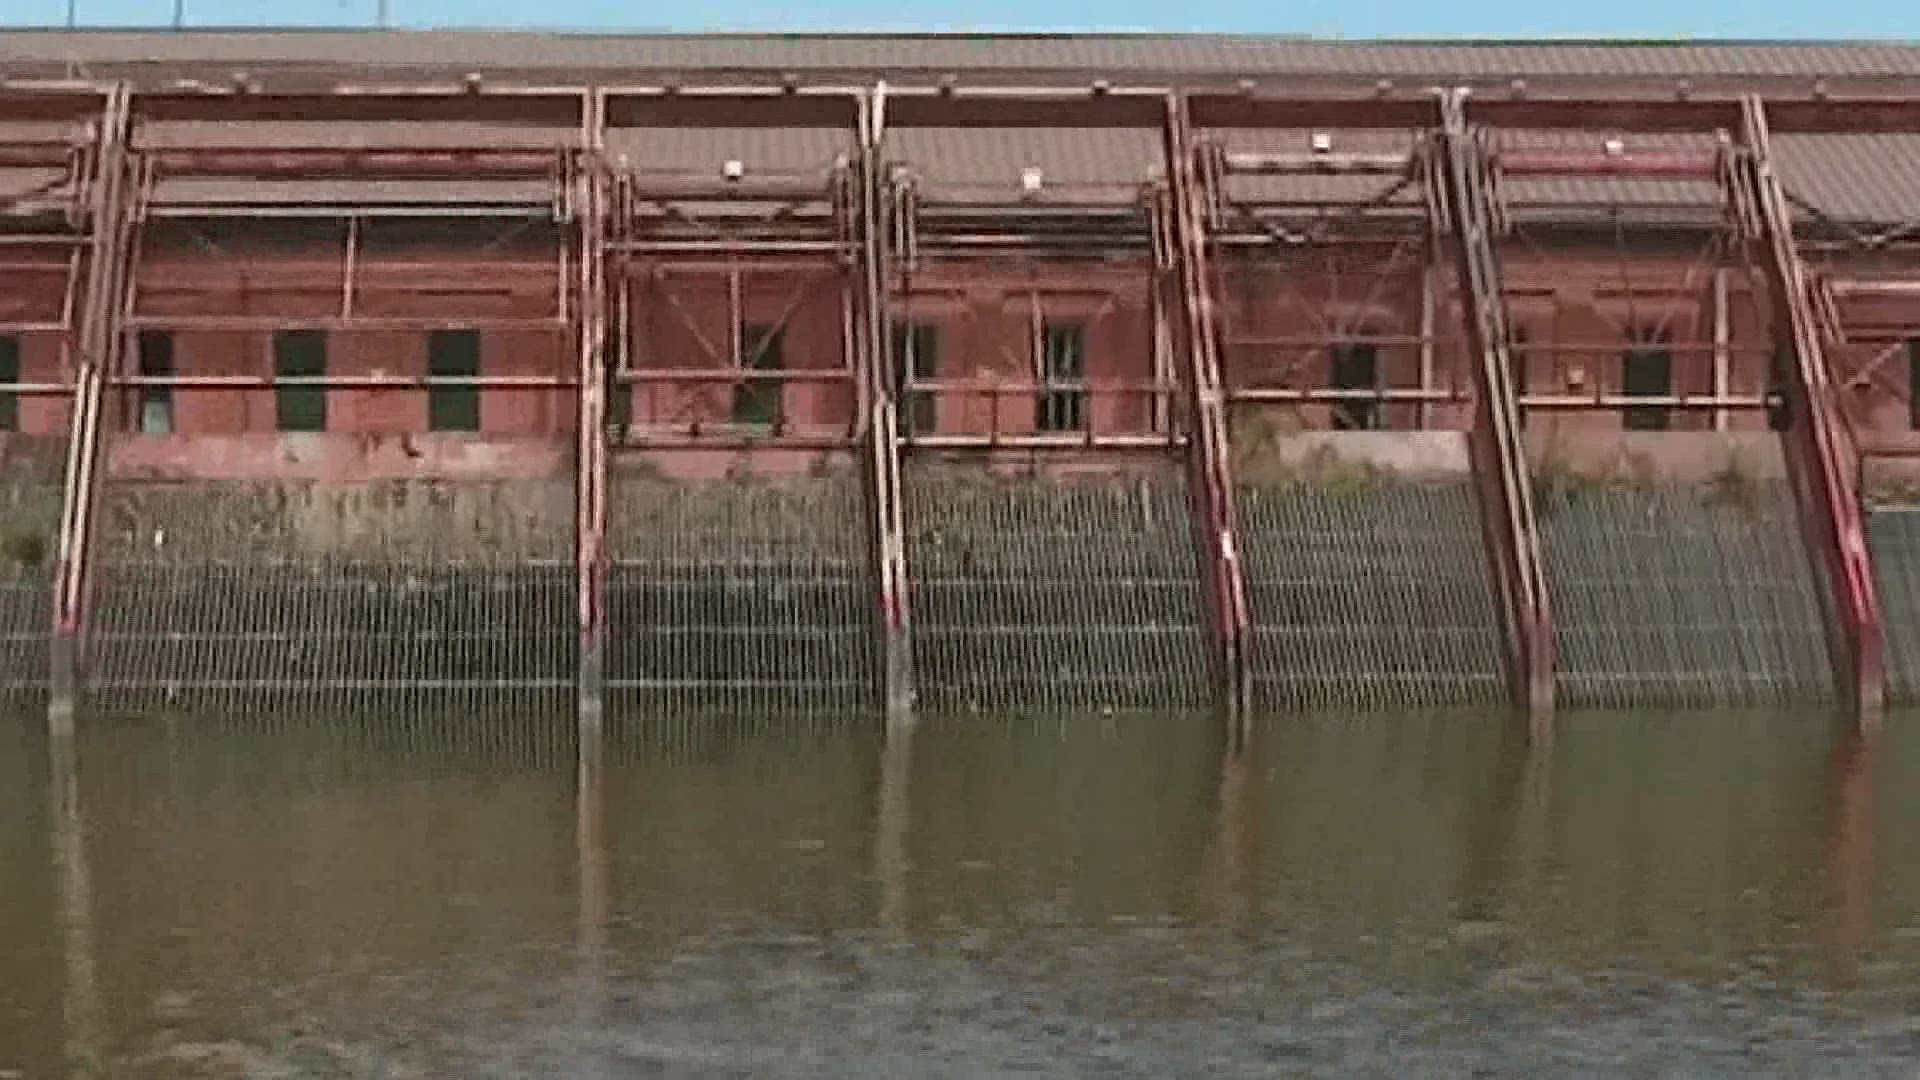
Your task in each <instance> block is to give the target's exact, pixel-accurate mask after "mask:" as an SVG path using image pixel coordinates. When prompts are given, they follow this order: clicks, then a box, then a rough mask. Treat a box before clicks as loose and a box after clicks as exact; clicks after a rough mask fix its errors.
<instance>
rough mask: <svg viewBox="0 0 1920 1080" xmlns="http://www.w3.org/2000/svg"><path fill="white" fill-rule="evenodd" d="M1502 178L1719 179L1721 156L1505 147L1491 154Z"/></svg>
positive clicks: (1675, 152)
mask: <svg viewBox="0 0 1920 1080" xmlns="http://www.w3.org/2000/svg"><path fill="white" fill-rule="evenodd" d="M1492 158H1493V167H1494V169H1495V170H1496V171H1498V173H1499V174H1500V175H1501V176H1502V177H1525V176H1557V177H1565V176H1582V177H1586V176H1614V177H1642V178H1649V179H1668V180H1705V181H1713V180H1717V179H1718V178H1719V177H1720V175H1721V173H1722V168H1721V164H1722V162H1721V157H1720V154H1719V153H1718V152H1716V151H1712V150H1706V151H1681V150H1654V151H1637V152H1635V151H1625V150H1623V151H1621V152H1620V153H1607V152H1604V151H1602V152H1600V153H1594V152H1591V151H1580V150H1503V151H1500V152H1499V153H1496V154H1494V155H1492Z"/></svg>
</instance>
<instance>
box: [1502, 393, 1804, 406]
mask: <svg viewBox="0 0 1920 1080" xmlns="http://www.w3.org/2000/svg"><path fill="white" fill-rule="evenodd" d="M1779 403H1780V397H1779V395H1778V394H1662V395H1658V396H1653V395H1648V396H1644V397H1642V396H1638V395H1634V394H1522V395H1520V404H1521V406H1522V407H1524V408H1529V409H1767V408H1772V407H1774V406H1776V405H1778V404H1779Z"/></svg>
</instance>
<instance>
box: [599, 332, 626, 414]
mask: <svg viewBox="0 0 1920 1080" xmlns="http://www.w3.org/2000/svg"><path fill="white" fill-rule="evenodd" d="M600 364H601V367H602V368H604V369H605V371H606V373H607V426H608V427H609V428H611V429H612V430H614V431H615V432H618V433H619V434H620V435H621V436H622V437H625V435H626V431H627V429H628V428H630V427H632V426H633V384H632V383H630V382H623V381H621V378H620V343H619V342H618V341H616V340H615V339H613V338H611V337H609V338H608V339H607V340H606V343H605V344H604V345H603V346H602V347H601V351H600Z"/></svg>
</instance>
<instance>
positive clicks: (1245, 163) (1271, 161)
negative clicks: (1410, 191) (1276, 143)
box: [1225, 153, 1414, 176]
mask: <svg viewBox="0 0 1920 1080" xmlns="http://www.w3.org/2000/svg"><path fill="white" fill-rule="evenodd" d="M1413 163H1414V158H1413V156H1412V155H1411V154H1332V153H1327V154H1319V153H1312V154H1248V153H1234V154H1227V155H1225V166H1226V171H1227V172H1228V173H1230V174H1238V175H1255V176H1319V175H1371V176H1405V175H1407V174H1408V173H1410V172H1412V171H1413Z"/></svg>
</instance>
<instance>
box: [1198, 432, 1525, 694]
mask: <svg viewBox="0 0 1920 1080" xmlns="http://www.w3.org/2000/svg"><path fill="white" fill-rule="evenodd" d="M1234 446H1235V451H1236V453H1235V463H1236V472H1235V478H1236V479H1237V480H1238V482H1239V485H1240V487H1239V491H1238V492H1237V497H1238V499H1239V502H1240V529H1241V542H1242V544H1243V546H1244V548H1245V551H1246V563H1245V565H1246V575H1247V592H1248V599H1249V602H1250V604H1251V605H1252V615H1253V622H1254V631H1253V643H1252V648H1251V651H1250V654H1249V663H1250V666H1251V671H1252V676H1253V683H1254V694H1255V698H1256V700H1257V702H1258V703H1259V704H1260V705H1261V706H1262V707H1264V708H1269V709H1320V708H1343V709H1372V708H1405V707H1418V706H1431V705H1445V704H1461V703H1486V704H1493V703H1495V702H1498V701H1500V700H1502V698H1503V696H1504V695H1505V693H1506V680H1505V674H1504V668H1503V666H1502V665H1503V661H1502V657H1501V644H1500V631H1499V625H1500V624H1499V615H1498V611H1497V608H1496V607H1495V602H1494V593H1493V590H1492V586H1491V583H1490V580H1489V577H1488V568H1487V561H1486V556H1485V548H1484V546H1483V540H1482V535H1481V527H1480V516H1479V510H1478V507H1477V504H1476V502H1475V496H1474V492H1473V488H1472V485H1471V483H1470V474H1469V468H1468V457H1467V447H1466V438H1465V436H1464V435H1463V434H1461V433H1458V432H1444V431H1434V432H1420V433H1393V434H1384V433H1377V432H1320V433H1314V434H1307V435H1276V434H1272V433H1271V432H1265V431H1261V430H1259V429H1258V427H1257V426H1256V425H1243V426H1242V427H1240V428H1238V429H1237V430H1236V432H1235V438H1234Z"/></svg>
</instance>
